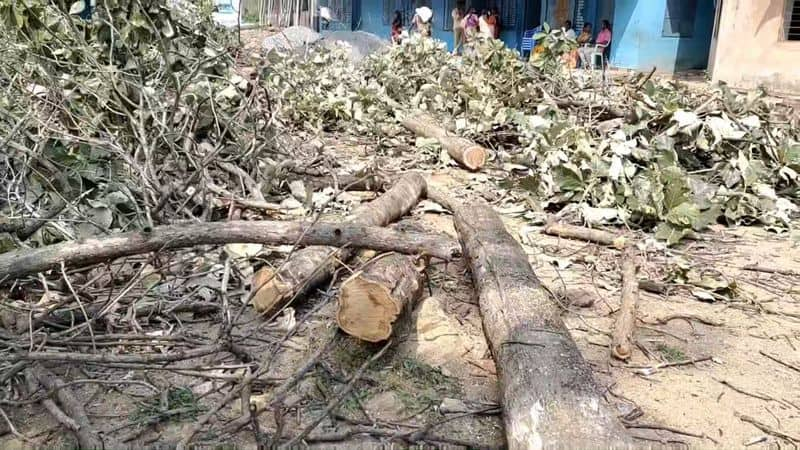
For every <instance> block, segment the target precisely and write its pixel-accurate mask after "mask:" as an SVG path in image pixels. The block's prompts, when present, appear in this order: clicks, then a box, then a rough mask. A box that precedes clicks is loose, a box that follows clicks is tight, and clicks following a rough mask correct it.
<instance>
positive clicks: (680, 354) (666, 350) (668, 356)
mask: <svg viewBox="0 0 800 450" xmlns="http://www.w3.org/2000/svg"><path fill="white" fill-rule="evenodd" d="M656 350H658V352H659V353H661V356H663V357H664V359H665V360H666V361H667V362H671V363H674V362H680V361H686V353H685V352H684V351H683V350H681V349H679V348H678V347H672V346H669V345H667V344H663V343H661V344H658V345H657V346H656Z"/></svg>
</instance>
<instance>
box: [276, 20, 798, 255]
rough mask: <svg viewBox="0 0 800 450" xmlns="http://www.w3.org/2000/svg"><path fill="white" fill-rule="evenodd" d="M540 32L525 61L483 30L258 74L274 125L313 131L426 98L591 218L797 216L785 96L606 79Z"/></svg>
mask: <svg viewBox="0 0 800 450" xmlns="http://www.w3.org/2000/svg"><path fill="white" fill-rule="evenodd" d="M543 39H544V42H545V47H546V49H547V51H545V52H542V53H541V54H540V55H538V56H537V58H536V59H535V61H534V62H533V63H532V64H528V63H526V62H524V61H522V60H521V59H520V58H519V55H518V54H517V53H516V52H515V51H512V50H509V49H508V48H506V47H505V46H504V45H503V44H502V42H499V41H495V40H485V41H479V42H478V43H476V44H474V45H473V46H472V47H471V48H468V49H467V51H466V52H465V55H464V57H463V58H456V57H453V56H451V55H450V54H449V53H448V52H447V49H446V48H445V46H444V44H442V43H440V42H437V41H433V40H426V39H421V40H415V39H411V40H408V41H406V42H404V43H403V45H400V46H394V47H392V48H390V49H389V50H388V51H386V52H383V53H379V54H376V55H373V56H371V57H370V58H368V59H367V60H366V61H364V62H362V63H361V64H358V65H354V64H353V63H351V62H350V61H348V59H347V58H346V55H345V54H344V52H339V53H337V52H330V51H329V50H327V49H325V50H317V51H314V50H312V51H311V52H310V54H308V53H304V54H290V55H277V54H274V53H273V54H271V55H270V57H269V61H270V63H269V64H268V65H267V66H266V67H264V68H263V74H264V75H263V78H264V84H265V86H266V87H267V89H268V90H269V91H270V92H272V93H274V95H275V96H276V97H279V98H281V99H283V100H282V101H283V102H284V103H283V105H282V106H283V107H282V108H281V109H280V112H279V114H278V115H279V117H280V118H281V120H282V121H283V122H284V124H286V125H287V126H292V125H294V126H295V127H299V128H301V129H305V130H309V131H311V132H318V131H319V130H337V129H348V130H357V131H359V132H361V133H372V134H374V135H376V136H385V135H386V134H389V133H390V134H391V135H396V134H397V133H398V130H397V129H396V128H398V127H399V125H398V116H402V115H403V113H404V112H405V111H413V110H419V109H421V110H425V111H427V112H428V113H431V114H433V115H434V116H435V117H437V118H438V119H439V120H440V121H441V122H442V123H444V124H446V125H447V126H448V128H450V129H451V130H453V131H454V132H456V133H458V134H461V135H464V136H466V137H468V138H472V139H474V140H475V141H477V142H479V143H482V144H484V145H486V146H488V147H491V148H494V149H497V154H498V156H499V158H498V162H500V163H509V164H512V165H513V167H515V168H516V169H521V170H516V171H515V173H514V174H513V175H512V174H509V175H508V176H509V178H511V179H512V181H513V182H514V183H515V184H516V185H517V186H518V187H519V190H520V191H525V193H526V194H531V195H532V196H533V198H534V199H535V201H534V202H533V205H534V207H535V208H538V209H540V210H542V211H562V210H563V209H564V208H570V210H572V209H577V210H578V212H580V214H581V216H582V218H583V220H584V221H585V222H587V223H590V224H599V223H625V224H626V225H628V226H635V227H641V228H644V229H646V230H654V231H655V233H656V236H657V237H658V238H660V239H663V240H666V241H668V242H670V243H675V242H677V241H679V240H680V239H681V238H682V237H684V236H686V235H687V234H691V233H692V231H699V230H702V229H704V228H706V227H707V226H708V225H709V224H712V223H716V222H722V223H726V224H751V223H760V224H764V225H765V226H768V227H771V228H774V229H782V228H786V227H788V226H789V224H790V222H791V220H792V219H793V218H794V217H796V215H797V213H798V208H797V201H798V198H800V175H798V173H799V172H800V132H798V127H797V125H798V117H797V115H796V114H793V112H792V111H791V109H789V108H788V107H779V106H776V104H775V101H774V100H770V99H769V98H768V97H767V95H766V93H765V92H764V91H760V90H756V91H752V92H749V93H746V94H739V93H736V92H735V91H733V90H731V89H730V88H728V87H727V86H725V85H724V84H720V85H716V86H711V87H702V88H697V87H695V88H692V87H690V86H687V85H684V84H681V83H679V82H677V81H672V80H656V79H652V78H651V76H644V75H643V74H639V75H636V76H633V77H630V78H629V79H623V80H619V81H617V82H615V83H612V84H611V86H607V85H606V83H600V82H599V80H597V79H595V78H593V77H592V76H591V75H589V74H588V72H584V71H573V72H570V71H567V70H565V69H564V66H563V65H562V64H559V63H557V61H558V58H560V56H561V55H563V54H564V53H565V52H567V51H571V50H572V49H573V48H574V45H572V44H571V42H569V41H568V40H567V39H566V38H564V37H563V35H562V34H561V33H559V32H558V31H553V32H551V33H549V34H547V35H545V36H544V37H543ZM597 73H598V74H599V73H600V72H599V71H598V72H597ZM650 75H652V73H651V74H650ZM417 143H418V144H419V143H420V142H419V141H418V142H417ZM424 144H427V142H424Z"/></svg>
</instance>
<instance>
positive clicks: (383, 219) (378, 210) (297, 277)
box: [252, 173, 426, 315]
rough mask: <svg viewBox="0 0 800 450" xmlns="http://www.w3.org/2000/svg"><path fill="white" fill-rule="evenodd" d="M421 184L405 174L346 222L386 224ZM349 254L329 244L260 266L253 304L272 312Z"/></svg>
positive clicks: (409, 204)
mask: <svg viewBox="0 0 800 450" xmlns="http://www.w3.org/2000/svg"><path fill="white" fill-rule="evenodd" d="M425 187H426V183H425V179H424V178H422V176H420V175H419V174H416V173H409V174H406V175H404V176H403V177H401V178H399V179H398V180H397V181H396V182H395V184H394V186H392V188H391V189H389V190H388V191H386V193H384V194H383V195H381V196H380V197H378V198H376V199H375V200H373V201H371V202H369V203H367V204H365V205H362V206H360V207H359V208H358V209H357V210H356V211H355V212H354V213H353V215H352V218H351V219H350V220H349V221H348V222H349V224H353V225H363V226H378V227H382V226H386V225H388V224H390V223H391V222H393V221H395V220H397V219H398V218H399V217H402V216H403V215H405V214H406V213H408V212H409V211H410V210H411V208H413V207H414V206H416V204H417V203H418V202H419V199H420V197H422V195H423V194H424V193H425ZM373 250H382V249H379V248H374V249H373ZM351 254H352V252H351V251H350V250H347V249H342V250H338V251H337V249H335V248H332V247H321V246H314V247H307V248H304V249H302V250H300V251H298V252H296V253H295V254H294V255H292V257H291V258H289V260H288V261H287V262H286V263H285V264H284V265H283V266H282V267H281V268H280V269H279V270H278V271H277V272H274V273H273V271H272V269H269V268H265V269H262V270H261V271H259V272H258V273H256V275H255V276H254V280H253V283H252V286H253V292H252V302H253V306H254V307H255V308H256V310H257V311H259V312H261V313H262V314H266V315H268V314H272V313H274V312H275V311H277V310H279V309H280V308H282V307H283V306H285V305H286V304H287V303H288V302H289V301H291V300H292V299H293V298H294V297H295V296H296V295H298V294H299V293H301V292H303V291H306V290H308V289H311V288H313V287H315V286H318V285H319V284H321V283H323V282H324V281H325V280H327V279H328V278H330V277H331V275H332V274H333V272H334V271H335V270H336V267H337V266H338V264H339V263H338V261H344V260H347V259H348V258H349V257H350V256H351ZM332 256H334V257H332Z"/></svg>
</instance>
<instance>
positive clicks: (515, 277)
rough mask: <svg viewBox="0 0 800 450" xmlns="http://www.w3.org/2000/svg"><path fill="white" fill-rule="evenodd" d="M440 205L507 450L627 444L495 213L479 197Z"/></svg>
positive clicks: (556, 312) (587, 368)
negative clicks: (468, 289)
mask: <svg viewBox="0 0 800 450" xmlns="http://www.w3.org/2000/svg"><path fill="white" fill-rule="evenodd" d="M434 192H435V193H436V191H434ZM436 194H439V193H436ZM432 199H433V200H434V201H437V202H439V201H440V200H437V199H435V198H432ZM441 202H442V203H443V206H444V204H450V205H451V207H453V208H454V209H453V213H454V220H455V226H456V230H457V231H458V233H459V237H460V239H461V243H462V246H463V248H464V254H465V257H466V258H467V261H468V264H469V267H470V270H471V272H472V277H473V282H474V284H475V287H476V290H477V294H478V302H479V305H480V311H481V315H482V317H483V328H484V331H485V333H486V337H487V339H488V341H489V343H490V345H491V349H492V353H493V355H494V358H495V362H496V363H497V368H498V374H499V381H500V391H501V395H502V405H503V415H504V421H505V427H506V438H507V441H508V446H509V448H510V449H541V448H620V447H623V446H625V445H630V440H629V437H628V436H627V434H626V432H625V430H624V429H623V427H622V425H621V424H620V423H619V422H618V421H617V418H616V417H615V415H614V413H613V412H612V410H611V408H610V407H609V406H608V405H607V403H606V402H605V400H604V399H603V396H602V395H601V393H600V390H599V389H598V386H597V384H596V383H595V381H594V379H593V377H592V370H591V368H590V366H589V364H588V363H587V362H586V361H585V360H584V359H583V356H582V355H581V353H580V351H579V350H578V347H577V346H576V345H575V342H574V341H573V340H572V338H571V336H570V334H569V331H568V330H567V328H566V326H565V325H564V323H563V322H562V320H561V316H560V314H561V310H560V309H559V307H558V305H557V303H556V302H554V301H553V299H551V298H550V297H549V295H548V293H547V292H546V290H545V289H543V287H542V285H541V283H540V281H539V279H538V278H537V277H536V275H535V274H534V272H533V270H532V269H531V266H530V264H529V263H528V257H527V255H526V254H525V252H524V251H523V249H522V247H521V246H520V245H519V244H518V243H517V241H515V240H514V238H513V237H512V236H511V235H510V234H509V233H508V231H506V229H505V228H504V226H503V222H502V221H501V220H500V218H499V217H498V215H497V214H496V213H495V212H494V211H493V210H492V208H491V206H489V205H488V204H486V203H485V202H483V201H479V202H473V203H470V204H467V205H463V206H460V205H456V204H455V202H454V201H453V200H451V199H447V198H445V199H442V200H441Z"/></svg>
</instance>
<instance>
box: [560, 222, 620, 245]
mask: <svg viewBox="0 0 800 450" xmlns="http://www.w3.org/2000/svg"><path fill="white" fill-rule="evenodd" d="M544 233H545V234H549V235H551V236H558V237H562V238H568V239H580V240H582V241H589V242H594V243H597V244H602V245H608V246H611V247H615V248H618V249H620V250H622V249H623V248H625V246H626V245H627V244H628V240H627V238H625V236H618V235H616V234H614V233H611V232H608V231H603V230H595V229H592V228H586V227H578V226H575V225H567V224H563V223H551V224H548V225H547V226H545V227H544Z"/></svg>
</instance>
